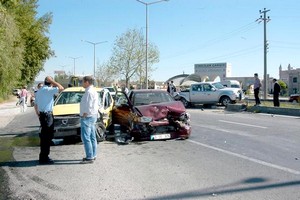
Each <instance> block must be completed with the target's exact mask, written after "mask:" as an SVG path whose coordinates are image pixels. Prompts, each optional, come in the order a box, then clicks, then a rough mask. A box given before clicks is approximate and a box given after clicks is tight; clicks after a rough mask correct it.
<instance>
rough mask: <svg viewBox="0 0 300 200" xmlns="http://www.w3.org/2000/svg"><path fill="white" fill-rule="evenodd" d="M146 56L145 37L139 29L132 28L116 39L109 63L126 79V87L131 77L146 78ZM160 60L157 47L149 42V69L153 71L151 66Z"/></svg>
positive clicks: (113, 69)
mask: <svg viewBox="0 0 300 200" xmlns="http://www.w3.org/2000/svg"><path fill="white" fill-rule="evenodd" d="M145 58H146V51H145V39H144V37H143V35H142V34H141V33H140V32H139V31H138V30H137V29H132V30H128V31H127V32H126V33H124V34H123V35H122V36H121V37H118V38H117V39H116V41H115V44H114V48H113V55H112V57H111V58H110V61H109V65H110V68H111V69H112V71H113V72H114V73H116V74H119V75H120V76H121V78H124V79H125V84H126V87H128V84H129V82H130V79H131V78H138V77H140V80H146V77H145V75H144V74H145V67H144V66H145V63H146V59H145ZM158 61H159V51H158V49H157V47H156V46H155V45H153V44H148V71H151V70H152V68H151V66H152V65H153V64H154V63H157V62H158Z"/></svg>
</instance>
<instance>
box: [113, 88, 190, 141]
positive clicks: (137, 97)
mask: <svg viewBox="0 0 300 200" xmlns="http://www.w3.org/2000/svg"><path fill="white" fill-rule="evenodd" d="M111 127H112V129H113V130H112V129H111V130H110V133H111V134H112V133H114V136H115V137H118V136H120V135H122V138H124V137H125V138H126V137H127V138H133V139H134V140H167V139H187V138H189V136H190V134H191V125H190V115H189V114H188V113H187V112H186V109H185V107H184V105H183V104H182V103H181V102H180V101H175V100H174V99H173V97H172V96H171V95H170V94H169V93H168V92H167V91H164V90H131V91H130V92H129V94H128V95H126V94H125V93H123V92H119V93H118V94H117V95H116V99H115V106H114V107H113V109H112V126H111Z"/></svg>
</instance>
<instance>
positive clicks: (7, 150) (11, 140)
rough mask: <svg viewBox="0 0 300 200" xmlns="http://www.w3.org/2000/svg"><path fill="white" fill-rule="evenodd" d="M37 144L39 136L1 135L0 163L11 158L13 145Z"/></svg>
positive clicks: (26, 145)
mask: <svg viewBox="0 0 300 200" xmlns="http://www.w3.org/2000/svg"><path fill="white" fill-rule="evenodd" d="M28 146H39V137H28V136H25V137H1V139H0V163H1V162H8V161H12V160H13V148H14V147H28Z"/></svg>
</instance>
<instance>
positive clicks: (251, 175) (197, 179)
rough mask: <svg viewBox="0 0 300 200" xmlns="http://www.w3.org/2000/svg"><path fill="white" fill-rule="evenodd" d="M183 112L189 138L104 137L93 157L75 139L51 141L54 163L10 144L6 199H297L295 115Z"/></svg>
mask: <svg viewBox="0 0 300 200" xmlns="http://www.w3.org/2000/svg"><path fill="white" fill-rule="evenodd" d="M32 112H33V110H30V109H29V110H28V112H27V113H26V114H25V115H24V117H22V119H21V118H15V120H14V121H13V122H11V123H10V124H9V125H8V126H9V127H7V130H10V128H11V127H10V126H11V125H12V126H14V128H12V129H13V130H14V132H15V133H16V132H18V130H17V129H18V128H20V131H22V129H23V128H22V127H24V126H28V125H27V124H30V123H31V124H32V123H33V121H34V120H35V119H33V118H34V117H35V116H34V115H33V114H32ZM189 112H190V114H191V117H192V127H193V131H192V136H191V137H190V139H188V140H170V141H154V142H134V143H131V144H129V145H124V146H119V145H117V144H115V143H113V142H103V143H100V146H99V156H98V158H97V160H96V161H95V162H94V163H93V164H86V165H82V164H79V162H80V160H81V158H82V157H83V155H84V151H83V146H82V144H80V143H79V144H71V145H58V146H53V147H52V148H51V157H52V158H53V159H54V160H55V161H56V162H55V164H53V165H38V163H37V158H38V153H39V148H38V147H18V148H15V150H14V158H15V160H16V161H13V162H9V163H6V164H5V165H4V166H3V167H2V168H3V169H4V170H5V172H6V173H7V175H8V177H9V187H10V190H11V191H12V193H13V194H14V196H13V197H11V198H12V199H221V200H238V199H239V200H245V199H246V200H248V199H249V200H251V199H253V200H257V199H259V200H269V199H272V200H282V199H289V200H298V199H300V161H299V159H300V151H299V150H300V147H299V142H300V133H299V127H300V125H299V118H290V117H279V116H272V115H262V114H252V113H232V112H224V111H223V110H222V109H208V110H206V109H205V110H204V111H201V110H200V109H190V110H189ZM27 115H28V116H27ZM26 116H27V117H26ZM31 118H32V119H31ZM18 120H22V122H21V121H19V122H18ZM34 126H36V124H34V123H33V124H32V125H30V127H29V128H32V129H35V128H34ZM27 128H28V127H27ZM36 129H37V128H36ZM23 132H24V131H23ZM32 133H34V130H33V131H32V132H31V134H32ZM22 134H24V133H22ZM25 134H26V133H25ZM298 158H299V159H298Z"/></svg>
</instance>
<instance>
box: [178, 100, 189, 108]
mask: <svg viewBox="0 0 300 200" xmlns="http://www.w3.org/2000/svg"><path fill="white" fill-rule="evenodd" d="M180 101H181V102H182V104H183V105H184V107H186V108H188V107H189V106H190V103H189V102H188V101H187V100H186V99H185V98H181V99H180Z"/></svg>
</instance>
